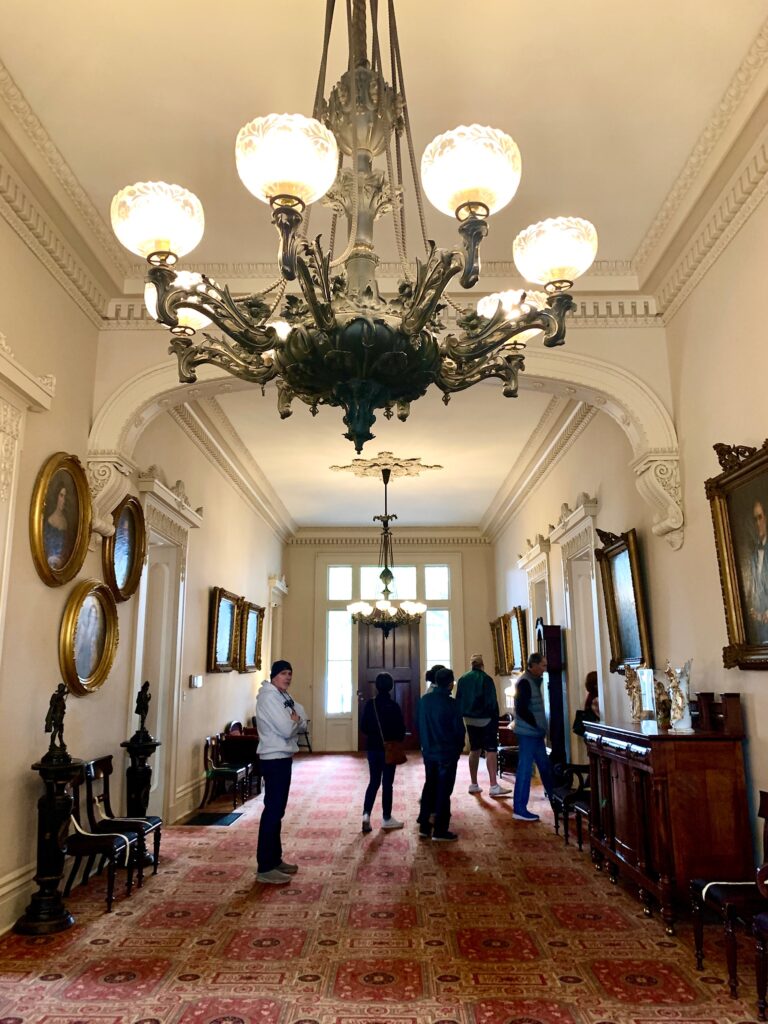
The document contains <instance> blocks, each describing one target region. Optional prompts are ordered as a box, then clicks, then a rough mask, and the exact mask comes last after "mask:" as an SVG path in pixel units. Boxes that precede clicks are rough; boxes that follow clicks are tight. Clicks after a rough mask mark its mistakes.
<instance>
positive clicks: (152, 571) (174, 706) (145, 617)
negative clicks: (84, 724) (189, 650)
mask: <svg viewBox="0 0 768 1024" xmlns="http://www.w3.org/2000/svg"><path fill="white" fill-rule="evenodd" d="M138 489H139V493H140V495H141V503H142V507H143V509H144V518H145V521H146V525H147V533H148V541H149V543H148V545H147V571H145V572H144V573H143V574H142V578H141V584H140V586H139V592H138V595H137V598H138V607H137V614H136V626H135V629H136V633H135V638H134V646H133V671H132V679H133V686H132V688H131V691H130V694H129V697H130V704H129V708H128V715H129V734H132V733H133V731H134V729H135V725H136V723H135V713H134V707H135V700H136V693H137V691H138V689H139V687H140V686H141V684H142V682H143V681H144V679H149V682H150V688H151V689H150V692H151V693H152V703H151V704H150V715H149V719H148V727H149V730H150V732H151V733H152V734H153V735H154V736H155V738H156V739H159V740H160V742H161V743H162V746H161V747H159V748H158V750H157V752H156V754H155V756H154V758H153V764H152V786H151V790H150V805H149V807H150V813H153V814H160V815H161V816H162V817H163V818H164V819H165V820H166V821H167V822H169V823H173V822H174V821H176V820H178V818H179V817H181V816H182V815H183V813H184V812H185V810H186V805H184V804H183V803H182V802H181V801H182V799H183V797H184V794H183V793H179V791H178V785H177V753H178V736H179V716H180V709H181V700H182V690H183V681H182V678H181V665H182V647H183V638H184V611H185V603H186V575H187V547H188V535H189V531H190V530H191V529H196V528H198V527H199V526H200V525H201V524H202V514H201V513H202V510H198V511H197V512H196V511H194V510H193V509H192V508H191V507H190V505H189V504H188V502H187V501H186V500H185V498H184V497H183V496H182V497H180V496H179V494H176V493H174V491H172V490H171V489H170V488H168V487H166V486H165V484H164V483H163V482H162V481H161V480H159V479H158V478H157V477H156V476H154V475H153V474H152V472H151V471H150V472H149V473H147V474H146V475H141V476H139V480H138ZM182 491H183V489H182Z"/></svg>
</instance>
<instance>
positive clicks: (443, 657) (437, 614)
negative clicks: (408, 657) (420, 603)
mask: <svg viewBox="0 0 768 1024" xmlns="http://www.w3.org/2000/svg"><path fill="white" fill-rule="evenodd" d="M425 618H426V627H427V668H429V667H430V666H431V665H445V667H446V668H450V667H451V613H450V611H449V610H448V609H447V608H428V609H427V612H426V615H425Z"/></svg>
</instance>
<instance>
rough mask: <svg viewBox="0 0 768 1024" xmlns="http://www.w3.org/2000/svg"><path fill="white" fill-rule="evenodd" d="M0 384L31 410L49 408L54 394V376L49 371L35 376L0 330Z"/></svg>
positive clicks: (37, 410)
mask: <svg viewBox="0 0 768 1024" xmlns="http://www.w3.org/2000/svg"><path fill="white" fill-rule="evenodd" d="M0 384H4V385H5V386H6V387H8V388H10V389H11V390H12V391H13V392H14V393H15V394H18V395H20V396H21V397H22V398H23V400H24V403H25V405H26V407H27V408H28V409H30V410H32V411H33V412H42V411H44V410H47V409H50V407H51V403H52V401H53V397H54V395H55V394H56V378H55V377H54V376H53V374H51V373H47V374H43V375H42V376H37V375H36V374H34V373H32V372H31V371H30V370H28V369H27V368H26V367H25V366H22V364H21V363H20V362H19V360H18V359H17V358H16V355H15V353H14V352H13V350H12V349H11V346H10V345H9V344H8V340H7V338H6V336H5V335H4V334H3V333H2V331H0Z"/></svg>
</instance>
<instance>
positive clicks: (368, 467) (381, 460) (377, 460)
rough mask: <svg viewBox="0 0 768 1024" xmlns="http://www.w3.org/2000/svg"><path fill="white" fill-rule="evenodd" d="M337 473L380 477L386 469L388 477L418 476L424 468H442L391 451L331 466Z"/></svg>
mask: <svg viewBox="0 0 768 1024" xmlns="http://www.w3.org/2000/svg"><path fill="white" fill-rule="evenodd" d="M330 468H331V469H332V470H333V471H334V472H337V473H354V475H355V476H376V477H380V476H381V474H382V471H383V470H385V469H388V470H389V472H390V477H396V476H419V474H420V473H422V472H423V471H424V470H425V469H442V468H443V467H442V466H438V465H434V466H429V465H427V463H425V462H422V461H421V457H420V456H418V457H416V458H411V459H401V458H400V457H399V456H397V455H393V454H392V452H379V454H378V455H374V457H373V458H371V459H353V460H352V461H351V462H350V463H348V464H347V465H346V466H331V467H330Z"/></svg>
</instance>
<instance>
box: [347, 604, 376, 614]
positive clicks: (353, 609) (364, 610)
mask: <svg viewBox="0 0 768 1024" xmlns="http://www.w3.org/2000/svg"><path fill="white" fill-rule="evenodd" d="M347 611H348V612H349V613H350V614H351V615H370V614H371V612H372V611H373V607H372V606H371V605H370V604H368V602H367V601H353V602H352V604H348V605H347Z"/></svg>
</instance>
